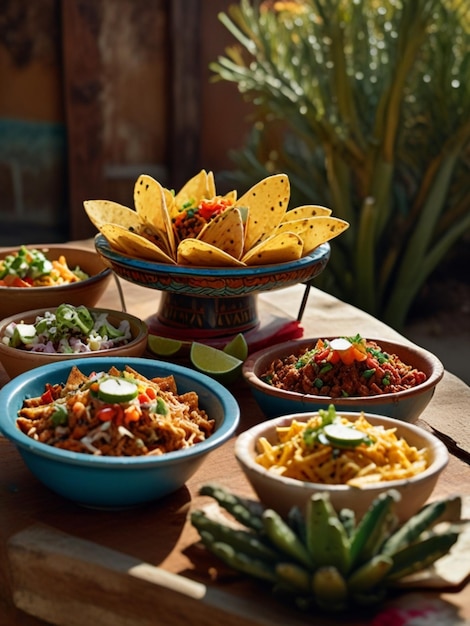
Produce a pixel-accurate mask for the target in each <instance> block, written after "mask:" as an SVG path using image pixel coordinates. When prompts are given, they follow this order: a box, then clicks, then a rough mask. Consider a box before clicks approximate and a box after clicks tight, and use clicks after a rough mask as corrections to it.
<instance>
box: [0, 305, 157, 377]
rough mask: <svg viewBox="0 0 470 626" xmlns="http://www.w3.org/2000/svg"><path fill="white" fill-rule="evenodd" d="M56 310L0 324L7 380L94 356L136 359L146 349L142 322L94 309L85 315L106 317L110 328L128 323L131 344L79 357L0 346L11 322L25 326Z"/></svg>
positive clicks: (0, 356)
mask: <svg viewBox="0 0 470 626" xmlns="http://www.w3.org/2000/svg"><path fill="white" fill-rule="evenodd" d="M55 309H56V307H52V308H50V307H47V308H42V309H36V310H34V311H26V312H25V313H18V314H16V315H12V316H10V317H7V318H5V319H4V320H2V321H1V322H0V361H1V363H2V365H3V367H4V368H5V371H6V372H7V374H8V376H9V377H10V378H14V377H15V376H18V375H19V374H22V373H23V372H27V371H29V370H31V369H33V368H36V367H40V366H41V365H46V364H50V363H57V362H59V361H71V360H75V359H80V360H84V359H90V358H93V357H97V356H109V357H118V356H120V357H126V356H127V357H139V356H142V355H143V354H144V352H145V349H146V347H147V336H148V328H147V325H146V324H145V322H143V321H142V320H140V319H139V318H137V317H135V316H134V315H130V314H129V313H123V312H121V311H112V310H108V309H98V308H93V307H89V309H88V310H89V311H90V312H91V313H92V315H94V314H99V313H107V314H108V319H109V321H110V322H111V323H112V324H113V325H114V326H119V324H120V322H121V321H122V320H128V322H129V325H130V330H131V334H132V340H131V341H129V342H128V343H127V344H125V345H122V346H117V347H116V348H110V349H108V350H99V351H96V352H81V353H79V354H51V353H45V352H31V351H29V350H22V349H20V348H11V347H10V346H6V345H5V344H4V343H2V341H1V338H2V337H3V336H4V334H5V328H6V327H7V326H8V325H9V324H10V323H11V322H16V323H18V322H25V323H26V324H31V323H33V322H34V321H35V319H36V317H37V316H38V315H40V316H43V315H44V313H45V312H46V311H51V312H53V311H55Z"/></svg>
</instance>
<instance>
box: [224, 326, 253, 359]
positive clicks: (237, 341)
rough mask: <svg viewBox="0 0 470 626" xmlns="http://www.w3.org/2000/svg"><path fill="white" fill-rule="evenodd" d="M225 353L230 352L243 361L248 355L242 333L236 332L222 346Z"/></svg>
mask: <svg viewBox="0 0 470 626" xmlns="http://www.w3.org/2000/svg"><path fill="white" fill-rule="evenodd" d="M224 352H225V354H230V356H234V357H235V358H236V359H240V361H244V360H245V359H246V357H247V356H248V344H247V343H246V339H245V336H244V335H243V333H238V335H235V337H234V338H233V339H232V340H231V341H229V342H228V344H227V345H225V346H224Z"/></svg>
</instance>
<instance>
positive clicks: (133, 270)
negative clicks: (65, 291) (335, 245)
mask: <svg viewBox="0 0 470 626" xmlns="http://www.w3.org/2000/svg"><path fill="white" fill-rule="evenodd" d="M95 246H96V249H97V251H98V253H99V254H100V255H101V256H102V257H103V259H104V260H105V262H106V263H107V264H108V265H109V266H110V267H111V268H112V269H113V270H114V272H115V273H116V274H117V275H118V276H119V277H120V278H123V279H125V280H128V281H129V282H132V283H136V284H138V285H141V286H144V287H148V288H149V289H155V290H158V291H160V292H161V298H160V301H159V304H158V310H157V311H156V313H155V314H154V315H153V316H152V317H151V318H150V319H148V320H146V321H147V324H148V326H149V331H150V332H151V333H153V334H157V335H163V336H166V337H170V338H176V339H183V340H184V339H189V340H199V341H206V340H211V339H214V338H217V337H224V340H226V341H229V340H230V338H231V337H233V336H234V335H236V334H237V333H239V332H243V333H246V334H247V336H248V333H250V336H251V337H252V339H253V341H255V339H256V332H257V329H259V327H260V326H262V325H263V320H260V318H259V314H258V307H257V301H256V295H257V294H258V293H261V292H266V291H271V290H275V289H282V288H285V287H289V286H291V285H295V284H298V283H305V284H308V283H309V282H310V281H312V280H313V279H314V278H315V277H316V276H318V275H319V274H320V273H321V272H322V271H323V269H324V268H325V266H326V264H327V263H328V260H329V257H330V244H329V243H325V244H322V245H320V246H318V248H316V249H315V250H314V251H313V252H312V253H311V254H309V255H308V256H306V257H304V258H301V259H299V260H297V261H293V262H289V263H280V264H276V265H263V266H253V267H224V268H218V267H216V268H212V267H211V268H208V267H192V266H183V265H168V264H164V263H155V262H151V261H145V260H142V259H137V258H131V257H127V256H125V255H123V254H120V253H119V252H116V251H115V250H114V249H113V248H112V247H111V246H110V245H109V243H108V242H107V240H106V239H105V237H103V235H97V236H96V238H95ZM273 332H274V333H275V330H274V331H273Z"/></svg>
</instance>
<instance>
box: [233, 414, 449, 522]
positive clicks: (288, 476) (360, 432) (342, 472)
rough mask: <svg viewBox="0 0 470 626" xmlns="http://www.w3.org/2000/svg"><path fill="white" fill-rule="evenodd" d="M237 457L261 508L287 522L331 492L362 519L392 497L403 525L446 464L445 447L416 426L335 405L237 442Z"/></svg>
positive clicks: (276, 422) (258, 429) (263, 427)
mask: <svg viewBox="0 0 470 626" xmlns="http://www.w3.org/2000/svg"><path fill="white" fill-rule="evenodd" d="M235 455H236V458H237V461H238V462H239V464H240V466H241V468H242V469H243V471H244V473H245V475H246V477H247V478H248V480H249V481H250V483H251V485H252V487H253V489H254V490H255V492H256V493H257V495H258V497H259V498H260V500H261V501H262V502H263V503H264V504H265V505H267V506H269V507H272V508H273V509H275V510H277V511H279V512H280V513H282V514H287V513H288V511H289V510H290V509H291V508H292V507H293V506H299V507H304V506H305V504H306V503H307V501H308V499H309V498H310V497H311V496H312V495H313V494H315V493H318V492H328V494H329V495H330V498H331V501H332V503H333V505H334V507H335V508H336V509H337V510H340V509H349V510H352V511H354V513H355V514H356V515H357V516H358V517H360V516H362V515H363V513H364V512H365V511H366V510H367V508H368V507H369V505H370V504H371V502H372V501H373V500H374V499H375V498H376V497H377V496H378V495H379V494H380V493H381V492H384V491H387V490H388V489H394V490H396V491H397V492H398V493H399V494H400V500H399V502H398V503H397V505H396V511H397V515H398V516H399V517H400V518H401V519H407V518H409V517H411V515H413V514H414V513H415V512H416V511H418V510H419V508H420V507H421V506H422V505H423V504H424V503H425V502H426V500H427V499H428V498H429V496H430V495H431V493H432V491H433V489H434V487H435V485H436V482H437V480H438V478H439V475H440V473H441V472H442V470H443V469H444V468H445V466H446V465H447V463H448V451H447V448H446V447H445V446H444V444H443V443H442V442H441V441H440V440H439V439H437V437H435V436H434V435H432V434H431V433H429V432H428V431H425V430H424V429H422V428H420V427H418V426H416V425H415V424H410V423H408V422H403V421H401V420H396V419H394V418H388V417H385V416H382V415H374V414H370V413H364V412H360V413H351V412H349V413H348V412H343V411H337V410H336V409H335V407H334V405H330V406H329V407H328V409H320V410H319V411H318V412H314V413H296V414H291V415H285V416H280V417H278V418H275V419H272V420H268V421H266V422H263V423H260V424H257V425H256V426H254V427H252V428H251V429H249V430H247V431H245V432H243V433H241V434H240V435H239V436H238V438H237V440H236V443H235Z"/></svg>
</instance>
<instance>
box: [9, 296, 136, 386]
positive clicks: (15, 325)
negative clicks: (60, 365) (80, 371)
mask: <svg viewBox="0 0 470 626" xmlns="http://www.w3.org/2000/svg"><path fill="white" fill-rule="evenodd" d="M147 337H148V328H147V325H146V324H145V322H143V321H142V320H140V319H139V318H137V317H136V316H134V315H130V314H129V313H125V312H122V311H114V310H111V309H101V308H96V307H85V306H84V305H79V306H74V305H71V304H68V303H62V304H60V305H59V306H58V307H53V308H49V307H47V308H42V309H35V310H32V311H26V312H24V313H18V314H16V315H12V316H10V317H7V318H5V319H4V320H2V321H1V322H0V360H1V363H2V365H3V367H4V369H5V371H6V373H7V374H8V376H9V377H10V378H13V377H15V376H18V375H19V374H22V373H23V372H26V371H28V370H30V369H32V368H35V367H39V366H41V365H45V364H48V363H55V362H57V361H64V360H70V359H76V358H81V359H87V358H90V357H93V356H109V357H117V356H129V357H139V356H142V355H143V354H144V352H145V350H146V347H147Z"/></svg>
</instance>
